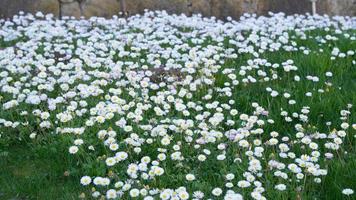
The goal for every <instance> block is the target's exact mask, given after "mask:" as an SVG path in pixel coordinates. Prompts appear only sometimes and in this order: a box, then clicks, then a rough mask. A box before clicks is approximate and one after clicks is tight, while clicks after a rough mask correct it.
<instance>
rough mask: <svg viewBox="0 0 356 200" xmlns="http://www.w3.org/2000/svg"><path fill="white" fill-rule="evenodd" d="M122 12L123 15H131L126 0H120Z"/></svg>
mask: <svg viewBox="0 0 356 200" xmlns="http://www.w3.org/2000/svg"><path fill="white" fill-rule="evenodd" d="M120 12H121V16H124V17H127V16H128V15H129V13H128V11H127V8H126V1H125V0H120Z"/></svg>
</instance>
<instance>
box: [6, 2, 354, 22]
mask: <svg viewBox="0 0 356 200" xmlns="http://www.w3.org/2000/svg"><path fill="white" fill-rule="evenodd" d="M312 1H315V10H316V13H318V14H328V15H344V16H345V15H348V16H355V15H356V0H0V17H1V18H9V17H11V16H13V15H15V14H17V13H18V12H19V11H24V12H30V13H35V12H37V11H42V12H43V13H53V14H54V15H55V16H57V17H61V16H75V17H80V16H84V17H91V16H101V17H107V18H108V17H111V16H112V15H118V13H119V12H122V13H125V15H126V16H129V15H134V14H137V13H143V12H144V10H145V9H149V10H166V11H167V12H168V13H177V14H180V13H185V14H186V15H191V14H194V13H201V14H203V16H216V17H217V18H220V19H224V18H226V17H227V16H231V17H233V18H235V19H236V18H238V17H239V16H240V15H241V14H243V13H256V14H258V15H265V14H267V13H268V11H272V12H284V13H286V14H295V13H298V14H304V13H307V12H308V13H312Z"/></svg>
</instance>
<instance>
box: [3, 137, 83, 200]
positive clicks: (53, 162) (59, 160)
mask: <svg viewBox="0 0 356 200" xmlns="http://www.w3.org/2000/svg"><path fill="white" fill-rule="evenodd" d="M51 146H52V145H51ZM62 147H63V146H61V145H55V144H54V145H53V146H52V147H51V148H46V147H45V146H29V145H28V144H27V143H24V142H16V143H14V144H12V145H10V148H9V149H1V158H0V169H1V171H0V185H1V187H0V199H3V200H6V199H14V200H15V199H16V200H20V199H21V200H25V199H26V200H27V199H28V200H30V199H63V200H65V199H78V195H79V194H80V193H81V190H82V188H80V184H79V182H78V176H75V175H72V174H71V173H69V174H66V172H69V171H70V168H71V165H70V161H68V157H67V156H66V154H63V151H67V148H65V149H61V148H62ZM53 149H56V150H55V151H53Z"/></svg>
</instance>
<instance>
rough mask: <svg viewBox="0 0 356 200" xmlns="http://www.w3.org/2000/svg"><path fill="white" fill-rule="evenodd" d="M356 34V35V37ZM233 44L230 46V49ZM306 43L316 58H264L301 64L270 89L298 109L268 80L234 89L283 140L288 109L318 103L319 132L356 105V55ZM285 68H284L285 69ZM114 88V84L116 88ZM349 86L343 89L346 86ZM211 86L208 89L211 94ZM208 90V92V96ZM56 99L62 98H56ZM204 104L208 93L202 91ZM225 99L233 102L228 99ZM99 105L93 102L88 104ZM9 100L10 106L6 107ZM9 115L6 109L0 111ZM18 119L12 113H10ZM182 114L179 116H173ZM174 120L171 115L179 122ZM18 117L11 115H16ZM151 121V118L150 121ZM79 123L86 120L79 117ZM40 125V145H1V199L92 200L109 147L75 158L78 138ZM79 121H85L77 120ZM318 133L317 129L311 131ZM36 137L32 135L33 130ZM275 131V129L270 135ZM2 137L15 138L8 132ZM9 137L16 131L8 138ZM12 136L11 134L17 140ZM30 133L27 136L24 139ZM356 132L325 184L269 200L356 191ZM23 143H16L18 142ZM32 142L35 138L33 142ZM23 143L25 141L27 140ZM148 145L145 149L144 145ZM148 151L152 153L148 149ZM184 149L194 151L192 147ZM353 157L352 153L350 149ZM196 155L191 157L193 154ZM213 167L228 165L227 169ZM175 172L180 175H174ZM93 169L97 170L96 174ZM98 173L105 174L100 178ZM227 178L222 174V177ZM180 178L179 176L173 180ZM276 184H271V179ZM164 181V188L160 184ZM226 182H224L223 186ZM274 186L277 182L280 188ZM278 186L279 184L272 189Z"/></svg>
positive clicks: (242, 105)
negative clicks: (92, 185)
mask: <svg viewBox="0 0 356 200" xmlns="http://www.w3.org/2000/svg"><path fill="white" fill-rule="evenodd" d="M323 34H325V33H324V32H323V31H315V32H311V33H310V35H314V36H316V35H323ZM351 34H354V35H355V31H354V32H351ZM225 45H228V44H225ZM300 45H304V46H307V47H309V48H310V49H311V50H312V53H311V54H310V55H304V54H303V53H301V52H284V51H280V52H275V53H264V54H262V55H261V56H260V57H261V58H266V59H267V60H268V61H269V62H271V63H281V62H284V61H286V60H288V59H293V61H294V64H295V65H296V66H297V67H298V71H297V73H294V72H291V73H290V74H288V73H284V72H282V71H279V72H280V73H279V75H280V76H281V77H282V78H283V80H287V81H288V83H291V84H285V83H284V82H283V81H279V80H276V81H273V82H270V83H268V86H269V87H272V88H273V89H276V90H278V91H279V92H280V93H281V92H289V93H291V94H292V99H295V100H297V102H298V104H297V105H294V106H290V105H289V104H288V102H287V100H286V99H282V98H279V99H274V98H272V97H271V96H270V95H269V94H268V93H267V92H266V91H265V86H266V84H264V83H256V84H248V85H244V84H240V85H239V86H237V87H236V88H234V89H235V91H234V92H233V99H234V100H236V102H237V108H238V110H239V111H241V112H245V113H250V111H251V107H250V104H251V102H258V103H259V104H260V105H261V106H263V107H264V108H267V110H268V111H271V112H270V114H271V118H273V119H276V120H275V121H276V123H275V124H274V125H272V126H270V127H269V128H270V129H271V130H283V131H284V132H283V133H282V132H281V133H282V134H283V135H289V136H290V135H291V134H292V130H293V125H294V123H291V124H287V123H286V122H285V121H284V120H283V118H282V117H281V116H280V110H279V109H280V108H283V109H285V110H288V111H289V112H299V111H300V109H301V107H302V106H310V107H311V113H310V115H309V116H310V124H312V125H313V126H316V127H318V130H319V131H325V132H326V131H330V130H329V127H328V126H326V125H325V122H326V121H331V122H332V124H333V125H336V124H339V123H340V119H339V116H338V115H339V113H336V112H338V111H340V110H341V109H345V108H346V105H347V103H353V104H355V103H356V93H355V91H356V68H355V65H354V64H352V63H351V62H352V59H355V58H345V59H343V58H341V59H336V60H335V61H332V60H330V52H331V50H332V49H331V48H328V47H326V46H324V47H323V50H324V53H322V54H321V53H315V52H316V51H318V49H319V48H320V47H319V46H318V45H317V44H315V42H314V41H312V40H311V41H302V40H300V41H298V46H300ZM335 45H336V46H338V47H339V48H340V49H341V50H347V49H356V42H355V41H353V42H349V41H347V40H343V39H341V40H339V41H337V44H335ZM239 56H240V57H239V58H237V59H230V60H226V62H225V64H224V65H223V68H232V67H236V66H237V67H238V66H241V65H246V62H247V60H248V59H249V58H250V57H249V56H248V55H239ZM278 70H280V69H278ZM327 71H331V72H333V74H334V76H333V78H332V79H331V82H332V83H333V86H332V87H326V86H325V84H324V82H325V81H326V79H325V77H324V74H325V72H327ZM295 74H298V75H300V76H301V77H305V76H307V75H317V76H318V77H320V82H319V83H316V84H312V83H311V82H310V81H306V80H305V79H303V81H301V82H298V83H295V82H292V81H290V80H291V79H292V78H293V76H294V75H295ZM215 78H216V80H217V83H216V84H217V85H219V86H221V87H222V86H223V84H224V82H225V80H226V76H224V75H222V74H217V75H216V77H215ZM108 87H109V86H108ZM339 87H340V88H341V89H338V88H339ZM206 89H207V88H204V92H206ZM318 89H324V90H325V93H324V94H319V93H318V92H317V90H318ZM309 91H312V92H313V94H314V95H313V97H311V98H308V97H306V96H305V92H309ZM204 92H203V93H204ZM54 95H55V94H54ZM194 95H196V96H195V97H196V99H198V97H199V95H201V94H200V93H197V94H194ZM214 98H216V100H224V101H226V97H218V95H216V96H214ZM224 98H225V99H224ZM96 100H97V99H95V100H93V102H92V104H93V105H94V104H96V103H97V101H96ZM88 102H89V103H91V102H90V101H88ZM1 103H3V102H1ZM0 111H2V110H0ZM351 112H352V115H351V117H350V123H351V124H352V123H356V115H355V113H356V105H354V107H353V108H352V109H351ZM10 114H12V113H10ZM10 114H9V113H4V114H1V116H2V117H4V116H6V117H8V116H7V115H10ZM173 114H175V113H173ZM173 114H172V116H169V117H174V116H173ZM12 117H14V118H15V117H16V116H11V117H9V118H12ZM146 117H147V118H149V117H150V116H149V115H148V116H146ZM76 120H81V119H80V118H79V119H76ZM33 123H34V125H33V127H32V128H34V129H35V130H37V131H38V133H41V134H40V135H39V136H38V138H37V139H35V140H34V141H28V133H27V132H26V133H23V132H20V131H19V132H11V133H10V134H13V135H18V136H19V137H11V138H10V139H8V138H5V139H4V140H3V141H1V140H0V145H1V146H0V199H4V200H6V199H9V200H10V199H18V200H20V199H24V200H25V199H28V200H30V199H40V200H41V199H63V200H67V199H78V198H79V195H80V194H81V193H82V192H86V195H87V197H86V199H88V198H89V197H88V194H89V192H87V191H85V190H84V189H83V187H81V186H80V184H79V179H80V177H81V175H82V174H83V173H82V171H85V172H87V173H89V174H95V172H100V173H99V174H106V173H107V169H106V168H105V167H102V166H101V165H100V164H98V162H95V161H94V159H96V157H97V156H98V155H101V153H103V154H104V153H106V152H105V149H104V148H102V149H99V148H98V149H97V152H95V153H93V154H91V155H90V154H85V153H84V154H80V155H77V156H72V155H69V153H68V146H69V145H70V144H71V143H72V141H73V136H70V135H60V136H59V135H53V134H48V133H47V132H43V131H41V130H39V127H38V126H37V125H36V124H35V120H34V122H33ZM72 123H73V124H80V123H79V122H77V121H75V122H72ZM109 125H110V124H109V123H106V124H103V126H104V127H107V126H109ZM100 129H101V127H98V126H96V127H93V129H92V130H91V131H90V132H91V133H93V134H87V135H85V136H83V137H86V138H85V139H86V140H85V141H89V140H91V138H92V140H93V141H91V142H93V143H94V141H95V140H96V138H95V136H93V135H94V134H95V133H96V132H97V131H98V130H100ZM311 129H312V127H311ZM26 131H28V132H29V130H26ZM267 131H269V130H267ZM2 133H7V132H6V130H2ZM7 134H9V133H7ZM10 134H9V135H10ZM22 134H23V135H22ZM355 135H356V133H355V130H353V131H349V134H348V137H347V138H346V140H345V144H343V146H342V149H341V150H339V151H338V153H337V156H335V158H334V159H332V160H325V161H321V162H322V163H323V164H326V165H327V166H328V167H327V168H328V175H327V176H326V177H323V178H322V183H321V184H319V185H317V184H312V183H311V181H312V180H308V181H309V182H306V183H305V184H304V187H305V188H303V192H300V193H299V192H296V189H295V188H289V190H290V196H286V195H285V194H280V193H279V192H277V191H275V190H273V189H271V188H273V186H271V188H269V185H268V183H267V184H265V187H266V190H267V191H266V193H265V194H266V197H267V198H268V199H281V200H284V199H298V200H299V199H303V200H308V199H310V200H314V199H323V200H324V199H325V200H338V199H344V198H345V196H344V195H342V193H341V190H342V189H344V188H346V187H349V188H353V189H355V187H356V148H355V145H356V141H355V140H356V138H355V137H354V136H355ZM14 138H16V139H14ZM26 138H27V139H26ZM19 139H21V140H19ZM143 148H145V147H143ZM143 150H145V149H143ZM183 151H189V149H184V150H183ZM345 151H347V152H348V153H347V154H345V155H344V152H345ZM187 154H188V153H187ZM213 167H216V168H219V167H221V168H223V167H224V166H218V164H217V165H216V166H215V165H214V166H213ZM168 170H172V171H168ZM168 170H167V173H172V174H174V173H175V172H176V171H173V170H174V168H171V169H169V168H168ZM209 170H211V171H214V169H213V168H212V167H211V166H208V168H207V169H205V170H203V171H201V172H200V173H206V172H209ZM91 172H93V173H91ZM97 174H98V173H97ZM220 175H221V174H220ZM215 176H219V174H212V175H211V177H209V178H210V181H212V182H213V181H215V178H214V177H215ZM172 177H173V176H172ZM162 181H163V182H162V183H160V184H165V183H169V184H172V185H175V184H178V183H179V181H180V180H171V179H170V178H167V179H165V180H162ZM267 181H268V180H267ZM157 184H159V183H157ZM217 184H218V182H217ZM273 184H274V183H273ZM205 185H208V186H209V184H205V183H202V184H201V187H202V190H203V189H204V186H205ZM271 185H272V184H271Z"/></svg>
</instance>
